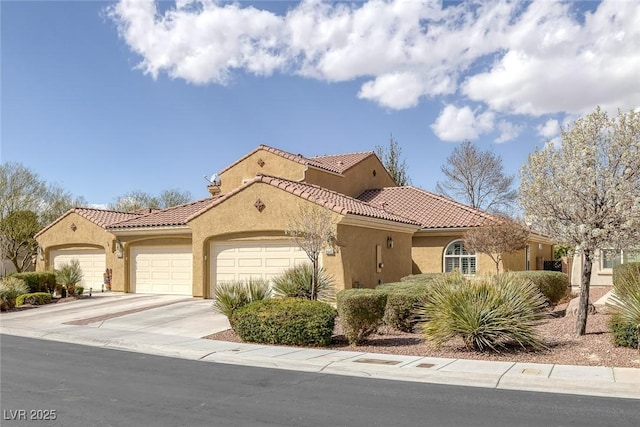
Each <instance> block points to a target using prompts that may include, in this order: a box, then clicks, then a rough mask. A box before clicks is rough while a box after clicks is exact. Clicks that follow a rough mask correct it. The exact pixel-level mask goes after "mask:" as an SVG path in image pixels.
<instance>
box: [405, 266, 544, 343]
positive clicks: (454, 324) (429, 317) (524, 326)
mask: <svg viewBox="0 0 640 427" xmlns="http://www.w3.org/2000/svg"><path fill="white" fill-rule="evenodd" d="M545 308H546V299H545V297H544V295H543V294H542V293H541V292H540V290H539V289H538V288H537V287H536V286H535V285H533V284H532V283H531V281H529V280H527V279H526V278H524V277H522V276H519V275H514V274H508V273H507V274H499V275H495V276H488V277H484V278H476V279H473V280H471V279H467V278H465V277H463V276H461V275H458V276H448V277H443V278H441V279H437V280H436V281H435V282H434V283H433V286H432V287H431V289H430V291H429V293H428V294H427V296H426V298H425V299H424V300H423V302H422V303H421V305H420V307H419V308H418V311H417V312H418V315H419V316H420V322H419V324H418V327H419V329H420V331H421V332H422V334H423V335H424V337H425V338H426V339H427V340H429V341H432V342H433V343H435V344H436V345H438V346H440V345H442V344H444V343H446V342H447V341H449V340H451V339H453V338H456V337H460V338H462V339H463V341H464V343H465V346H466V347H467V348H472V349H474V350H478V351H483V350H486V349H492V350H494V351H498V348H501V347H502V348H505V347H506V346H507V345H509V344H513V343H515V344H518V345H520V346H521V347H528V346H531V347H534V348H544V347H545V346H544V344H543V343H542V341H541V340H540V339H539V338H538V336H537V334H536V332H535V330H534V329H533V327H534V326H535V324H537V322H538V321H539V320H541V319H543V318H545V317H546V313H545V312H544V309H545Z"/></svg>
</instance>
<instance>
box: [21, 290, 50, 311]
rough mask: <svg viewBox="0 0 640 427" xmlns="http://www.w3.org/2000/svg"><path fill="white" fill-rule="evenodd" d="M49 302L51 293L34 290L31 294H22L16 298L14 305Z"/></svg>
mask: <svg viewBox="0 0 640 427" xmlns="http://www.w3.org/2000/svg"><path fill="white" fill-rule="evenodd" d="M50 302H51V294H50V293H49V292H34V293H31V294H22V295H20V296H19V297H18V298H16V307H19V306H21V305H24V304H31V305H43V304H49V303H50Z"/></svg>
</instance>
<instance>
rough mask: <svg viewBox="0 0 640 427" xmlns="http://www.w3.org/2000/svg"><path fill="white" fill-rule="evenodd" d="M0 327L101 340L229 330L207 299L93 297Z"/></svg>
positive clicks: (12, 318) (11, 318)
mask: <svg viewBox="0 0 640 427" xmlns="http://www.w3.org/2000/svg"><path fill="white" fill-rule="evenodd" d="M0 323H1V326H2V328H18V329H28V330H32V331H34V332H38V331H40V332H47V331H48V332H63V331H65V330H69V329H78V328H82V329H87V330H86V331H84V332H85V333H87V334H91V333H92V330H93V332H95V333H96V335H100V336H102V335H104V333H105V332H106V331H107V330H108V331H112V332H113V333H114V334H118V332H120V334H122V335H124V334H127V333H128V332H129V333H131V332H134V333H135V332H137V333H145V334H159V335H172V336H179V337H184V338H201V337H204V336H207V335H211V334H213V333H216V332H220V331H223V330H225V329H228V328H229V322H228V320H227V318H226V317H225V316H223V315H221V314H216V313H214V311H213V309H212V308H211V300H198V299H194V298H191V297H187V296H174V295H149V294H111V293H105V294H102V293H98V294H94V295H93V296H92V297H91V298H85V299H82V300H77V301H72V302H65V303H58V304H50V305H45V306H40V307H38V308H33V309H28V310H23V311H17V312H11V313H2V315H0Z"/></svg>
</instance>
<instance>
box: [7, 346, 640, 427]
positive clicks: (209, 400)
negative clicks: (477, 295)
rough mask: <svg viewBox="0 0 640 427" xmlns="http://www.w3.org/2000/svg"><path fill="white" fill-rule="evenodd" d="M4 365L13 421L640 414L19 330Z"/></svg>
mask: <svg viewBox="0 0 640 427" xmlns="http://www.w3.org/2000/svg"><path fill="white" fill-rule="evenodd" d="M0 375H1V376H0V380H1V387H0V393H1V394H0V406H1V411H0V412H1V413H0V423H1V424H2V426H12V425H15V426H28V425H38V426H71V427H74V426H82V427H85V426H158V427H160V426H241V427H245V426H247V427H249V426H322V427H325V426H385V427H386V426H393V427H395V426H416V425H420V426H456V427H459V426H545V427H546V426H574V425H575V426H598V427H601V426H638V425H640V402H639V401H637V400H626V399H608V398H596V397H586V396H572V395H560V394H550V393H531V392H521V391H504V390H492V389H483V388H471V387H454V386H443V385H432V384H422V383H409V382H398V381H385V380H374V379H366V378H355V377H345V376H337V375H324V374H309V373H302V372H293V371H284V370H274V369H263V368H255V367H245V366H235V365H224V364H216V363H207V362H197V361H190V360H182V359H173V358H165V357H158V356H151V355H146V354H139V353H131V352H126V351H118V350H108V349H102V348H97V347H86V346H79V345H75V344H68V343H60V342H53V341H45V340H34V339H29V338H19V337H13V336H8V335H1V336H0ZM43 418H48V419H46V420H45V419H43ZM52 418H55V419H52Z"/></svg>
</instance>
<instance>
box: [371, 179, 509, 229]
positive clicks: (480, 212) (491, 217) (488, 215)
mask: <svg viewBox="0 0 640 427" xmlns="http://www.w3.org/2000/svg"><path fill="white" fill-rule="evenodd" d="M403 188H408V189H413V190H416V191H420V192H422V193H424V194H426V195H428V196H430V197H433V198H435V199H440V200H442V201H443V202H446V203H449V204H451V205H455V206H457V207H459V208H461V209H464V210H466V211H468V212H471V213H474V214H477V215H480V216H482V217H485V218H487V219H489V220H492V221H498V220H500V218H499V217H498V216H496V215H493V214H491V213H489V212H485V211H483V210H480V209H477V208H473V207H471V206H468V205H465V204H464V203H460V202H457V201H455V200H453V199H450V198H449V197H446V196H443V195H442V194H436V193H432V192H431V191H427V190H425V189H423V188H420V187H415V186H413V185H404V186H400V187H384V188H382V190H386V189H391V190H394V189H403ZM367 191H368V190H367Z"/></svg>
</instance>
